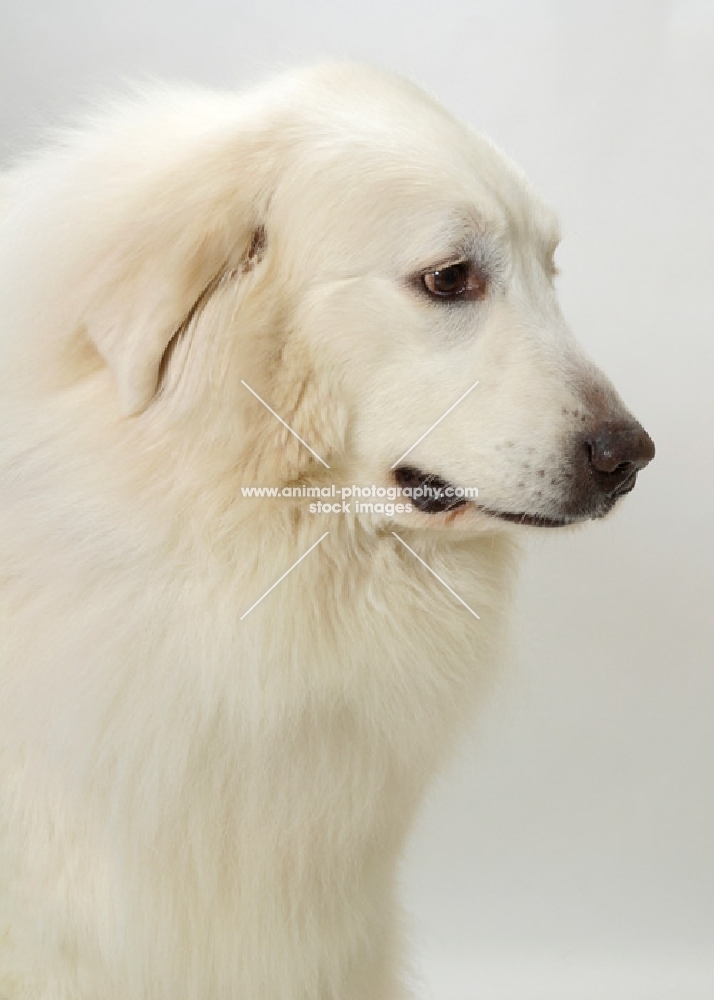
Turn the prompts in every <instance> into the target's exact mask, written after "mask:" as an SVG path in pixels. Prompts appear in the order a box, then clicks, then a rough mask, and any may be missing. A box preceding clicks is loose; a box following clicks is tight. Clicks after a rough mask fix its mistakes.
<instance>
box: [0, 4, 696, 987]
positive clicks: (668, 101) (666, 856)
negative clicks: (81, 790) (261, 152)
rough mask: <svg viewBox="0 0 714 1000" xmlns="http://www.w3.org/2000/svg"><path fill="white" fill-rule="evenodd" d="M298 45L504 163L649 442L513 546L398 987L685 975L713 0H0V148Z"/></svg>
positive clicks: (420, 846) (418, 859)
mask: <svg viewBox="0 0 714 1000" xmlns="http://www.w3.org/2000/svg"><path fill="white" fill-rule="evenodd" d="M324 56H350V57H357V58H361V59H367V60H369V61H372V62H375V63H378V64H380V65H383V66H386V67H388V68H392V69H394V70H398V71H402V72H406V73H408V74H409V75H412V76H413V77H415V78H416V79H417V80H418V81H420V82H421V83H422V84H424V85H425V86H426V87H427V88H428V89H430V90H432V91H433V92H434V93H435V94H436V95H437V96H438V97H439V98H441V99H442V100H443V101H444V102H445V103H446V104H447V105H448V106H449V107H451V108H452V109H453V110H454V111H456V112H457V113H459V114H460V115H461V116H462V117H464V118H465V119H467V120H469V121H470V122H471V123H472V124H474V125H476V126H477V127H478V128H480V129H482V130H484V131H486V132H488V133H490V134H491V135H492V136H493V137H494V138H495V139H496V141H497V142H498V143H499V144H500V145H502V146H503V147H504V148H505V149H506V150H507V151H508V152H509V153H510V154H511V155H512V156H513V157H514V158H515V159H516V160H517V161H518V162H519V163H520V164H521V165H522V166H523V167H524V168H525V169H526V170H527V172H528V173H529V174H530V176H531V178H532V179H533V181H534V182H535V183H536V185H537V187H538V188H539V189H540V190H541V192H542V193H543V194H544V195H545V196H546V198H547V199H548V200H549V201H550V202H551V203H552V204H553V205H554V206H555V208H556V209H557V210H558V211H559V213H560V215H561V219H562V222H563V229H564V232H565V234H566V238H565V241H564V243H563V245H562V247H561V250H560V251H559V255H558V259H559V265H560V268H561V271H562V276H561V278H560V279H559V283H560V289H561V295H562V301H563V305H564V310H565V313H566V316H567V317H568V318H569V320H570V321H571V323H572V326H573V328H574V330H575V332H576V333H577V335H578V336H579V338H580V340H581V341H582V342H583V343H584V345H585V347H586V349H587V350H588V351H589V353H591V354H592V355H593V356H594V357H595V359H596V360H597V361H598V362H599V363H600V365H601V366H602V367H603V368H604V369H605V371H607V373H608V374H609V375H610V376H611V378H612V379H613V380H614V382H615V384H616V385H617V386H618V388H619V389H620V391H621V393H622V395H623V396H624V398H625V400H626V401H627V403H628V404H629V405H630V407H631V408H632V410H633V411H634V413H635V414H636V415H637V416H638V417H639V418H640V420H641V421H642V422H643V423H644V425H645V427H646V428H647V430H648V431H649V432H650V433H651V435H652V436H653V437H654V439H655V442H656V444H657V458H656V460H655V463H654V465H653V466H652V467H651V468H650V469H648V470H647V471H646V472H645V473H644V474H643V475H642V477H641V480H640V483H639V484H638V486H637V489H636V490H635V492H634V494H633V495H632V496H631V497H629V498H628V499H627V500H626V501H624V502H623V504H622V509H620V510H619V511H618V512H617V513H616V515H615V516H614V517H613V518H612V520H611V521H608V522H605V523H604V524H596V525H592V526H589V527H588V528H587V529H585V530H583V531H581V532H580V533H579V534H575V535H565V536H563V535H557V536H556V535H553V534H550V533H548V534H547V535H545V536H544V537H539V538H537V539H536V540H535V541H534V542H533V543H532V545H531V546H530V552H529V556H528V559H527V563H526V568H525V572H524V574H523V577H522V584H521V587H520V591H519V594H518V601H517V608H516V615H515V623H516V629H517V643H516V646H517V649H516V661H515V662H514V663H512V664H511V665H510V667H509V668H508V670H507V671H506V672H505V673H504V678H503V682H502V684H501V687H500V689H499V691H498V693H497V695H496V697H495V698H493V699H492V700H491V702H490V703H489V704H488V705H486V706H485V707H484V709H483V711H482V712H481V715H480V717H479V718H478V719H477V720H476V724H475V726H474V732H475V735H476V738H475V740H474V741H473V742H472V743H471V744H469V745H467V746H465V747H464V749H463V753H462V754H461V756H460V757H459V759H458V760H457V761H456V762H455V766H454V768H453V769H452V771H451V772H450V774H448V775H447V776H445V778H444V780H443V781H442V783H441V784H440V786H439V787H438V788H437V789H435V790H434V792H433V794H432V796H431V798H430V801H429V803H428V806H427V808H426V810H425V811H424V815H423V820H422V822H421V824H420V827H419V829H418V831H417V835H416V837H415V838H414V841H413V843H412V847H411V850H410V852H409V856H408V858H407V862H406V864H405V867H404V869H403V882H404V890H405V896H406V898H407V901H408V904H409V908H410V910H411V912H412V914H413V930H412V944H413V948H414V951H415V953H416V955H417V967H418V968H417V972H418V980H419V983H420V986H419V989H420V995H421V996H423V997H425V998H438V1000H535V998H538V1000H665V998H666V1000H713V998H714V780H713V776H714V670H713V669H712V666H713V661H714V656H713V650H714V628H713V625H712V618H713V617H714V607H713V606H712V590H713V588H712V568H711V567H712V563H713V562H714V545H713V530H712V520H711V519H712V481H713V478H714V473H713V467H714V463H713V462H712V440H711V439H712V436H713V435H714V419H713V417H714V412H713V411H714V406H713V404H712V398H713V397H714V393H712V387H711V381H712V377H713V376H714V364H713V363H712V341H713V340H714V329H713V325H714V323H713V321H714V299H713V297H712V291H711V277H710V276H711V274H712V273H713V272H714V238H713V236H712V233H711V230H712V228H714V197H713V196H712V189H713V187H714V4H713V3H712V2H707V0H679V2H667V0H653V2H649V3H648V2H633V0H624V2H619V3H617V2H612V0H605V2H592V0H586V2H577V3H575V2H574V0H571V2H567V0H543V2H525V0H521V2H509V0H506V2H504V0H500V2H497V0H492V2H490V3H479V2H474V0H441V2H439V3H435V2H425V0H381V2H379V3H378V2H375V0H371V2H364V3H362V4H361V5H359V6H358V5H356V4H347V3H345V2H343V0H340V2H337V0H331V2H328V0H311V2H310V0H294V2H292V3H291V2H289V0H261V2H260V3H258V2H253V3H250V2H248V0H230V2H221V0H203V2H200V0H173V2H171V0H123V2H122V3H121V4H118V3H115V2H112V3H110V2H109V0H23V3H22V5H20V4H16V3H12V2H11V0H4V3H3V5H2V7H1V8H0V83H1V84H2V86H0V147H2V149H3V150H4V151H9V150H12V149H16V148H21V147H22V145H23V144H24V143H26V142H27V141H28V139H29V138H30V137H31V136H32V134H33V133H34V131H35V130H36V128H37V127H38V126H40V125H43V124H45V123H48V122H52V121H53V120H54V119H55V116H56V115H58V114H60V113H64V112H66V111H67V110H71V109H72V108H74V107H76V106H77V102H78V100H79V98H80V97H82V96H85V95H88V94H89V95H93V94H96V92H97V91H98V90H101V89H106V88H107V87H109V88H112V87H116V86H118V85H119V83H120V81H121V79H123V78H131V79H134V78H136V77H141V76H145V75H147V74H148V75H153V76H169V77H180V78H189V79H195V80H198V81H202V82H207V83H215V84H219V85H234V84H241V83H243V82H245V81H249V80H253V79H255V78H259V77H261V76H263V75H265V74H266V73H267V72H269V71H271V70H273V69H275V68H277V67H280V66H284V65H287V64H293V63H296V62H305V61H309V60H312V59H316V58H319V57H324ZM205 1000H208V998H205ZM246 1000H259V998H246Z"/></svg>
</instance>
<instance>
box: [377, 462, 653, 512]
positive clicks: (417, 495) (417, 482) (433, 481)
mask: <svg viewBox="0 0 714 1000" xmlns="http://www.w3.org/2000/svg"><path fill="white" fill-rule="evenodd" d="M394 479H395V481H396V483H397V485H398V486H399V487H401V489H402V491H403V492H404V494H405V496H407V497H408V498H409V500H410V502H411V504H412V505H413V506H414V507H416V509H417V510H419V511H421V512H422V513H424V514H444V513H448V512H449V511H454V510H458V509H459V508H462V507H467V506H469V505H470V506H472V507H474V508H475V509H476V510H478V511H480V512H481V513H482V514H487V515H488V516H489V517H493V518H496V519H497V520H499V521H507V522H509V523H510V524H518V525H522V526H523V527H530V528H566V527H568V526H569V525H573V524H579V523H580V522H582V521H587V520H591V519H593V518H600V517H604V516H605V515H606V514H608V513H609V512H610V511H611V510H612V508H613V507H614V506H615V503H616V502H617V500H618V499H619V497H621V496H624V495H625V494H626V493H629V492H630V491H631V490H632V489H634V486H635V479H636V474H633V475H632V476H631V477H629V478H628V479H627V480H626V481H625V482H624V483H623V484H622V485H621V487H620V488H619V489H618V490H616V491H614V492H613V493H612V494H611V495H610V496H608V497H607V498H605V499H604V500H603V502H602V504H601V506H600V508H599V509H598V510H596V511H588V512H578V513H573V514H566V515H562V516H560V517H553V516H552V515H549V514H539V513H537V512H533V511H510V510H494V509H492V508H491V507H484V506H482V505H481V504H478V503H475V502H474V501H473V500H471V499H469V498H467V497H465V496H464V489H463V488H462V487H459V486H457V485H456V484H455V483H452V482H449V481H448V480H447V479H444V478H443V477H441V476H438V475H436V473H431V472H425V471H424V470H423V469H419V468H417V467H416V466H413V465H402V466H399V468H397V469H395V470H394Z"/></svg>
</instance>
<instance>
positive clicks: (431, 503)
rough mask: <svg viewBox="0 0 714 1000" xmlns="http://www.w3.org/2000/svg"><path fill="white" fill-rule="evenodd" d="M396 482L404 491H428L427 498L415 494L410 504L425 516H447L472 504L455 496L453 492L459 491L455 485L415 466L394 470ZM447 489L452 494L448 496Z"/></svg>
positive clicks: (401, 466) (402, 466)
mask: <svg viewBox="0 0 714 1000" xmlns="http://www.w3.org/2000/svg"><path fill="white" fill-rule="evenodd" d="M394 480H395V482H396V483H397V485H398V486H400V487H401V488H402V489H409V490H412V491H419V490H423V489H427V490H428V492H427V494H426V496H420V495H414V493H413V492H412V494H411V496H410V502H411V503H412V504H413V505H414V506H415V507H416V508H417V510H420V511H421V512H422V513H423V514H447V513H450V512H451V511H455V510H457V509H458V508H459V507H464V506H465V505H466V504H468V503H470V502H471V501H470V500H467V499H466V498H465V497H459V496H457V495H454V492H453V491H454V490H456V489H458V487H457V486H455V484H454V483H450V482H449V481H448V480H446V479H442V478H441V476H437V475H434V474H433V473H430V472H424V471H423V470H422V469H419V468H417V467H416V466H414V465H400V466H399V468H397V469H395V470H394ZM447 489H448V490H451V493H448V494H447V493H446V491H447Z"/></svg>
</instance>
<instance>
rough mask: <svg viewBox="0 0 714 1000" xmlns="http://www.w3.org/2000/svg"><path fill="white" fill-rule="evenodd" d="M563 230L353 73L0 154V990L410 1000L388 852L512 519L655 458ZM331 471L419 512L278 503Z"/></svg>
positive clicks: (448, 732)
mask: <svg viewBox="0 0 714 1000" xmlns="http://www.w3.org/2000/svg"><path fill="white" fill-rule="evenodd" d="M557 242H558V229H557V225H556V222H555V220H554V218H553V215H552V213H551V212H550V211H549V210H548V209H547V208H545V207H544V206H543V205H542V204H541V202H540V201H539V200H538V199H537V197H536V196H535V195H534V193H533V191H532V190H531V188H530V186H529V185H528V183H527V182H526V180H525V179H524V177H523V176H522V175H521V173H520V172H519V171H518V170H517V169H516V168H515V167H514V166H513V165H512V164H511V163H510V162H509V161H508V160H507V159H506V158H505V157H504V156H503V154H502V153H501V152H499V151H498V150H497V149H496V148H495V147H494V146H493V145H492V144H491V143H490V142H489V141H488V140H487V139H484V138H483V137H481V136H479V135H477V134H475V133H474V132H472V131H471V130H470V129H468V128H466V127H465V126H464V125H462V124H460V123H459V122H457V121H455V120H454V119H453V118H451V117H450V116H449V115H448V114H447V113H446V112H445V111H444V110H443V109H442V108H441V107H439V106H438V105H437V104H436V103H435V102H434V101H433V100H431V99H430V98H429V97H427V96H426V95H424V94H423V93H422V92H421V91H420V90H418V89H417V88H416V87H414V86H413V85H411V84H409V83H406V82H404V81H401V80H398V79H394V78H392V77H390V76H387V75H384V74H382V73H379V72H377V71H374V70H369V69H365V68H361V67H355V66H327V67H322V68H318V69H316V70H311V71H308V72H301V73H298V74H295V75H292V76H289V77H287V78H284V79H280V80H278V82H277V83H274V84H271V85H270V86H268V87H266V88H264V89H262V90H259V91H257V92H255V93H252V94H249V95H247V96H244V97H236V96H234V95H227V94H216V93H210V92H207V91H202V90H190V89H189V90H186V89H183V90H182V89H179V90H174V89H167V90H159V91H156V92H152V93H150V94H144V95H142V96H140V97H139V98H137V99H135V100H134V99H132V100H130V101H127V102H125V103H124V104H120V105H118V106H115V107H113V108H111V109H110V110H109V111H108V113H106V114H105V115H103V116H100V117H98V118H95V119H93V120H92V121H91V122H86V123H85V124H84V125H83V126H82V127H81V128H79V129H77V130H76V131H75V132H72V133H71V134H68V135H66V136H64V137H62V138H61V139H60V140H59V141H58V142H57V143H56V144H55V145H54V146H53V148H51V149H49V150H46V151H43V152H40V153H37V154H33V155H32V156H30V157H28V158H27V159H26V160H25V161H24V162H23V163H21V164H20V165H18V166H16V167H15V168H13V169H12V170H10V171H9V172H8V173H6V174H5V175H4V177H3V178H2V190H1V192H0V389H1V396H0V399H1V402H0V413H1V415H2V419H1V420H0V476H1V482H2V488H1V498H0V529H1V530H0V997H2V998H3V1000H199V998H200V1000H209V998H210V1000H219V998H220V1000H396V998H398V997H403V996H405V995H406V994H405V991H404V987H403V986H400V978H401V977H400V966H401V964H402V960H401V956H400V945H399V916H398V911H397V906H396V902H395V899H394V887H395V886H394V883H395V877H394V873H395V866H396V862H397V859H398V857H399V854H400V851H401V849H402V846H403V844H404V840H405V836H406V834H407V832H408V829H409V826H410V823H411V821H412V819H413V817H414V813H415V810H416V809H417V807H418V805H419V801H420V799H421V797H422V794H423V791H424V788H425V786H426V784H427V782H428V781H429V779H430V778H431V776H432V774H433V773H434V771H435V769H436V768H437V767H438V766H439V765H440V764H442V762H443V761H444V758H445V757H446V755H447V754H448V752H449V750H450V748H451V746H452V744H453V741H454V738H455V737H457V736H458V734H459V732H460V731H462V729H463V727H464V725H465V723H466V722H467V721H468V720H469V718H470V715H471V712H472V708H473V707H474V704H475V703H476V702H478V700H479V697H480V695H481V694H482V692H483V691H484V689H485V687H486V686H487V685H488V680H489V676H490V674H491V672H492V670H493V668H494V666H495V665H496V663H497V662H498V660H499V659H500V658H501V656H502V651H501V648H500V647H501V640H502V636H503V632H504V609H505V605H506V603H507V601H506V598H507V592H508V588H509V583H510V580H511V573H512V569H513V562H514V559H513V556H514V549H515V544H516V541H517V538H518V536H519V535H521V534H522V533H524V531H527V530H528V529H527V528H524V527H523V526H524V525H526V526H549V527H554V526H560V525H566V524H570V523H574V522H578V521H584V520H586V519H588V518H593V517H600V516H602V515H604V514H605V513H606V512H607V511H608V510H610V508H611V507H612V506H613V504H614V503H615V501H616V499H617V498H618V497H619V496H620V495H622V494H623V493H625V492H627V491H628V490H629V489H631V488H632V486H633V485H634V482H635V477H636V473H637V471H638V470H639V469H640V468H642V467H643V466H644V465H645V464H646V463H647V462H648V461H649V460H650V459H651V457H652V455H653V453H654V449H653V445H652V442H651V441H650V439H649V438H648V436H647V435H646V433H645V432H644V431H643V430H642V428H641V427H640V426H639V425H638V424H637V423H636V422H635V421H634V420H633V418H632V417H631V416H630V414H629V413H628V411H627V410H626V409H625V407H624V405H623V403H622V402H621V400H620V399H619V397H618V396H617V394H616V393H615V391H614V390H613V388H612V387H611V386H610V384H609V383H608V382H607V381H606V379H605V378H604V377H603V376H602V375H601V374H600V373H599V372H598V370H597V369H596V368H595V367H594V366H593V365H592V364H591V363H590V362H589V361H588V360H586V359H585V358H584V357H583V355H582V353H581V352H580V350H579V349H578V347H577V345H576V343H575V341H574V340H573V338H572V336H571V334H570V333H569V332H568V329H567V327H566V325H565V323H564V321H563V319H562V317H561V314H560V312H559V310H558V306H557V303H556V296H555V292H554V290H553V275H554V272H555V267H554V264H553V251H554V249H555V246H556V244H557ZM286 425H287V426H286ZM288 427H289V428H290V430H288ZM328 466H329V468H328ZM356 485H360V486H365V487H369V488H370V489H371V494H370V496H371V495H372V494H374V496H376V497H377V498H379V497H380V496H383V495H384V494H385V493H386V495H387V497H392V498H393V497H394V496H395V495H396V494H395V490H397V488H401V489H402V490H403V493H402V499H404V498H406V499H407V500H408V501H409V502H403V503H401V504H399V503H395V504H392V505H387V504H383V503H381V502H380V500H379V499H377V500H374V499H372V501H371V507H370V504H369V503H365V504H364V507H361V506H360V507H359V508H358V507H357V505H356V503H354V502H353V500H352V499H350V500H348V501H345V502H344V503H342V502H340V503H338V504H336V505H335V506H337V507H339V508H340V512H339V513H335V512H331V513H324V511H323V513H321V514H316V513H313V512H311V511H310V504H309V502H308V500H306V499H305V498H304V497H303V496H302V493H305V492H307V491H306V490H305V489H303V487H310V488H311V491H312V494H313V503H312V507H313V510H315V509H317V504H315V502H314V496H315V495H316V493H315V491H316V490H318V489H319V490H323V491H325V492H324V494H322V495H327V494H328V493H330V491H331V494H332V493H335V495H336V496H337V497H338V498H340V497H342V499H343V500H344V497H343V495H342V492H341V491H342V489H343V488H344V489H345V493H346V495H349V493H350V491H351V490H352V487H353V486H356ZM286 486H290V487H295V489H294V490H292V489H291V491H290V492H294V493H295V494H298V493H300V496H298V495H295V496H293V497H292V498H291V499H288V498H287V497H284V496H277V497H274V498H272V499H270V498H268V497H263V498H260V497H258V496H252V497H251V496H250V495H248V494H249V493H250V489H249V487H271V488H275V487H277V488H278V490H282V489H283V488H284V487H286ZM333 486H334V487H335V490H333V489H332V487H333ZM427 487H432V491H431V492H429V490H428V489H427ZM476 489H477V490H478V495H477V496H476V495H475V490H476ZM469 491H470V493H469ZM274 492H277V490H275V489H274ZM353 496H354V492H353ZM320 502H321V501H320ZM330 507H332V504H330ZM327 532H329V534H326V533H327ZM316 543H318V544H316ZM301 557H303V558H302V559H301ZM299 560H301V561H299ZM476 615H478V616H479V618H478V619H477V618H476Z"/></svg>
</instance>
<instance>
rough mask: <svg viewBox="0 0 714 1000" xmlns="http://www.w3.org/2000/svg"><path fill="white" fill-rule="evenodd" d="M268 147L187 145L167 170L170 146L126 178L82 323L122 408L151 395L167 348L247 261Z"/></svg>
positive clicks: (135, 408) (133, 410) (134, 407)
mask: <svg viewBox="0 0 714 1000" xmlns="http://www.w3.org/2000/svg"><path fill="white" fill-rule="evenodd" d="M264 144H265V140H263V141H262V142H259V143H256V142H254V143H252V144H249V143H246V142H243V141H240V142H236V141H235V140H234V141H233V142H229V143H226V144H225V145H224V148H223V149H219V150H216V149H215V145H214V146H213V149H212V151H208V150H206V151H204V150H201V149H199V150H198V151H193V155H191V156H188V157H187V156H186V155H185V150H184V151H183V156H177V157H176V159H178V160H179V163H176V162H175V161H173V162H171V163H170V165H169V166H168V167H167V166H166V160H167V157H166V150H162V160H161V164H162V165H161V166H160V167H155V166H154V165H153V164H152V163H151V162H144V163H141V164H140V168H141V169H136V164H135V165H134V167H133V169H134V170H136V174H137V177H136V181H135V182H134V180H133V178H132V176H131V175H129V176H124V177H122V178H121V193H119V194H118V195H117V204H115V205H113V206H112V212H111V214H112V217H113V219H115V220H117V222H116V223H115V225H114V226H113V227H111V228H110V229H108V230H107V231H106V232H102V243H103V247H104V250H103V251H101V250H100V252H99V253H93V255H92V259H91V260H90V261H89V262H88V265H89V266H88V268H87V271H86V272H85V282H84V289H85V295H84V302H85V308H84V310H83V320H84V323H83V326H84V329H85V331H86V333H87V335H88V337H89V339H90V340H91V341H92V343H93V344H94V346H95V347H96V349H97V351H98V352H99V354H100V355H101V357H102V358H103V359H104V361H105V362H106V364H107V366H108V367H109V369H110V370H111V371H112V373H113V375H114V378H115V380H116V385H117V390H118V396H119V403H120V408H121V411H122V413H123V414H124V415H127V416H129V415H134V414H138V413H140V412H141V411H142V410H144V409H145V408H146V407H147V406H148V404H149V403H150V402H151V400H152V398H153V396H154V394H155V392H156V389H157V385H158V381H159V373H160V368H161V361H162V358H163V356H164V354H165V352H166V350H167V347H168V345H169V343H170V341H171V340H172V338H173V337H174V335H175V333H176V332H177V331H178V330H179V329H180V328H181V326H182V324H184V323H185V321H186V320H187V318H188V317H190V315H191V313H192V310H193V309H194V307H195V306H196V304H197V303H198V302H199V301H200V300H201V299H202V297H203V296H204V295H205V293H206V290H207V289H210V287H211V284H212V283H214V282H216V281H217V280H218V279H219V278H220V275H221V274H222V273H223V272H225V271H226V270H230V269H232V268H236V267H239V266H240V265H241V262H245V261H246V260H247V259H249V257H250V254H251V248H252V246H253V243H254V241H255V233H256V231H261V225H260V220H261V218H262V217H263V213H264V212H265V211H266V208H267V201H268V194H267V190H268V178H267V176H266V174H267V171H266V170H265V169H262V170H261V169H260V163H261V161H262V159H263V157H262V156H261V155H260V154H261V152H262V148H263V146H264ZM227 147H230V148H227ZM240 147H242V148H240ZM181 160H183V163H181V162H180V161H181ZM147 176H148V180H147ZM117 186H118V185H117ZM127 192H129V195H128V197H127ZM111 196H112V193H111V190H110V191H109V192H106V191H103V192H102V195H101V197H102V198H104V199H106V198H110V197H111Z"/></svg>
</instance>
